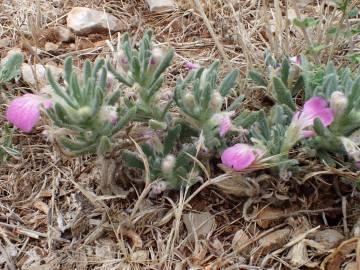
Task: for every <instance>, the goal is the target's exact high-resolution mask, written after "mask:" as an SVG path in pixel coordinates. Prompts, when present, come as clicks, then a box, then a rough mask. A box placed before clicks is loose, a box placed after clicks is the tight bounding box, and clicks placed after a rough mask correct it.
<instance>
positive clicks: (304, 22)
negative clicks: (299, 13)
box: [293, 17, 319, 29]
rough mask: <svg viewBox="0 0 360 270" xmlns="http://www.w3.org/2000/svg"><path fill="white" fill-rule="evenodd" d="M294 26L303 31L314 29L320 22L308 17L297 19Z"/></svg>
mask: <svg viewBox="0 0 360 270" xmlns="http://www.w3.org/2000/svg"><path fill="white" fill-rule="evenodd" d="M293 24H294V25H295V26H297V27H299V28H301V29H306V28H309V27H314V26H316V25H318V24H319V20H318V19H315V18H312V17H306V18H303V19H297V18H295V19H294V20H293Z"/></svg>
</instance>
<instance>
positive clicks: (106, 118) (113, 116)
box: [100, 106, 118, 125]
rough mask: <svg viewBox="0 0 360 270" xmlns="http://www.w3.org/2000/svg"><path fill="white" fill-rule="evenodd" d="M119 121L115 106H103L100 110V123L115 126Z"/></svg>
mask: <svg viewBox="0 0 360 270" xmlns="http://www.w3.org/2000/svg"><path fill="white" fill-rule="evenodd" d="M117 120H118V114H117V112H116V108H115V107H114V106H103V107H102V108H101V109H100V121H102V122H111V123H112V124H113V125H115V124H116V122H117Z"/></svg>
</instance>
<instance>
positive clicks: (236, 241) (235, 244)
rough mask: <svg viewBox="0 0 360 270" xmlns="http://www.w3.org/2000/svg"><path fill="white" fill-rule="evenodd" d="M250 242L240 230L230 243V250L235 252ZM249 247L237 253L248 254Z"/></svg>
mask: <svg viewBox="0 0 360 270" xmlns="http://www.w3.org/2000/svg"><path fill="white" fill-rule="evenodd" d="M249 240H250V237H249V236H248V235H247V234H246V232H245V231H244V230H242V229H240V230H238V231H237V232H236V233H235V235H234V238H233V240H232V243H231V247H232V249H233V250H234V251H235V252H236V251H237V250H239V248H240V247H241V246H242V245H244V244H245V243H246V242H248V241H249ZM249 249H250V246H248V247H247V248H245V249H242V250H241V251H240V252H239V253H240V254H248V253H249Z"/></svg>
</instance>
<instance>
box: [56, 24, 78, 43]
mask: <svg viewBox="0 0 360 270" xmlns="http://www.w3.org/2000/svg"><path fill="white" fill-rule="evenodd" d="M56 33H57V36H58V39H59V41H61V42H72V41H74V40H75V35H74V34H73V33H72V32H71V31H70V30H69V29H68V28H65V27H63V26H58V27H56Z"/></svg>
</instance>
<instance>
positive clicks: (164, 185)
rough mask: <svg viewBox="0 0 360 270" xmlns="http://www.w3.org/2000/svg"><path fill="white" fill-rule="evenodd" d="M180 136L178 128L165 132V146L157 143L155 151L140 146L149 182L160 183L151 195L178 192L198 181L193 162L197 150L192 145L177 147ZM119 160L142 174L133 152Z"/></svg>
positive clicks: (179, 127) (138, 159) (144, 145)
mask: <svg viewBox="0 0 360 270" xmlns="http://www.w3.org/2000/svg"><path fill="white" fill-rule="evenodd" d="M180 134H181V126H180V125H177V126H174V127H170V128H169V129H168V131H167V134H166V136H165V138H164V142H163V143H161V141H160V140H159V143H158V145H156V147H155V145H150V144H148V143H144V144H142V145H141V149H142V152H143V153H144V155H145V156H146V159H147V162H148V164H149V170H150V172H149V173H150V181H155V180H160V181H161V182H160V184H158V185H157V186H156V187H155V188H154V189H153V193H154V195H155V194H159V193H161V192H162V191H164V190H165V189H180V188H181V187H185V186H187V185H191V184H193V183H195V182H196V181H197V180H198V179H197V178H196V177H195V176H197V172H198V171H197V169H196V166H194V160H193V158H192V157H195V156H196V148H195V146H194V145H192V144H189V145H186V144H185V145H182V146H179V145H178V141H179V137H180ZM179 149H180V150H179ZM122 160H123V161H124V163H125V164H126V165H127V166H128V167H131V168H136V169H140V170H145V167H144V163H143V161H141V159H140V158H139V156H138V155H137V154H136V153H135V152H131V151H128V150H125V151H123V153H122Z"/></svg>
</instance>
